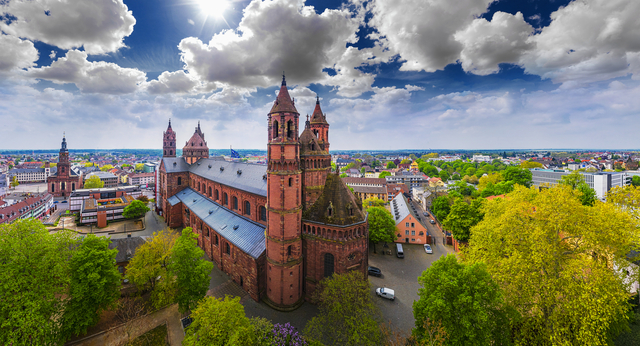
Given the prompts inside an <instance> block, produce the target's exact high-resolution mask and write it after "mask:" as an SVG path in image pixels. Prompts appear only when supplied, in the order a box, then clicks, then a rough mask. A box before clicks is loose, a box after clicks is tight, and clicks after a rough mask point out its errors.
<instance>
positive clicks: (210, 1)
mask: <svg viewBox="0 0 640 346" xmlns="http://www.w3.org/2000/svg"><path fill="white" fill-rule="evenodd" d="M198 5H200V8H201V9H202V11H203V12H204V13H205V14H207V15H211V16H215V17H219V18H222V17H223V14H224V11H225V10H226V9H227V8H229V1H227V0H198Z"/></svg>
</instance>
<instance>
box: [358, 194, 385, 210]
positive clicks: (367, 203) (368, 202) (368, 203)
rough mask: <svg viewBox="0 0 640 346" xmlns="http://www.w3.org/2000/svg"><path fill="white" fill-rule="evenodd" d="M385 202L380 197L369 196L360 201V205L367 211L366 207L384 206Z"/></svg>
mask: <svg viewBox="0 0 640 346" xmlns="http://www.w3.org/2000/svg"><path fill="white" fill-rule="evenodd" d="M385 204H386V202H385V201H383V200H381V199H380V198H376V197H369V198H367V199H365V200H364V201H363V202H362V207H363V208H364V210H365V211H367V209H369V208H371V207H384V205H385Z"/></svg>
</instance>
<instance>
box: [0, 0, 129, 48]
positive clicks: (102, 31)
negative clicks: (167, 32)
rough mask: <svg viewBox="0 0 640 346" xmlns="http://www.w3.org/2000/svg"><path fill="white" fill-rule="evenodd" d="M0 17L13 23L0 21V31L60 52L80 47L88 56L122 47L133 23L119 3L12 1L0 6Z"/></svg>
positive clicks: (119, 0) (96, 0)
mask: <svg viewBox="0 0 640 346" xmlns="http://www.w3.org/2000/svg"><path fill="white" fill-rule="evenodd" d="M0 5H1V6H0V14H5V15H6V14H9V15H11V16H14V17H15V18H16V20H14V21H11V22H10V23H9V22H8V21H3V22H0V30H2V31H4V32H5V33H8V34H11V35H15V36H19V37H24V38H27V39H30V40H32V41H36V40H37V41H42V42H44V43H47V44H50V45H54V46H57V47H59V48H62V49H72V48H78V47H84V50H85V51H86V52H87V53H89V54H104V53H108V52H114V51H116V50H118V49H119V48H121V47H124V43H123V39H124V37H126V36H129V35H131V33H132V32H133V26H134V24H135V23H136V20H135V18H134V17H133V15H132V13H131V11H129V10H128V8H127V6H126V5H125V4H124V3H123V2H122V0H82V1H60V0H37V1H30V0H12V1H4V2H2V3H0Z"/></svg>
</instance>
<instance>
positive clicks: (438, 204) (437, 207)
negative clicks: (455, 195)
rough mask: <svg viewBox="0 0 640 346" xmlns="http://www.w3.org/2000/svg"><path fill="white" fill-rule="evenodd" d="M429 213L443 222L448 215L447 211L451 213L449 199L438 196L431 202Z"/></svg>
mask: <svg viewBox="0 0 640 346" xmlns="http://www.w3.org/2000/svg"><path fill="white" fill-rule="evenodd" d="M431 211H432V212H433V215H435V216H436V218H438V220H440V222H443V221H444V220H446V219H447V215H449V211H451V204H450V203H449V198H447V197H446V196H440V197H437V198H436V199H434V200H433V204H432V205H431Z"/></svg>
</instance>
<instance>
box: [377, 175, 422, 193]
mask: <svg viewBox="0 0 640 346" xmlns="http://www.w3.org/2000/svg"><path fill="white" fill-rule="evenodd" d="M385 179H386V180H387V183H390V184H405V185H407V187H408V188H409V191H412V190H413V188H414V187H420V186H424V185H425V184H427V182H428V178H427V177H426V176H425V175H424V174H422V173H411V172H397V173H396V174H395V175H391V176H388V177H385Z"/></svg>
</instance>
